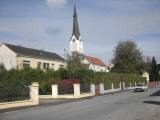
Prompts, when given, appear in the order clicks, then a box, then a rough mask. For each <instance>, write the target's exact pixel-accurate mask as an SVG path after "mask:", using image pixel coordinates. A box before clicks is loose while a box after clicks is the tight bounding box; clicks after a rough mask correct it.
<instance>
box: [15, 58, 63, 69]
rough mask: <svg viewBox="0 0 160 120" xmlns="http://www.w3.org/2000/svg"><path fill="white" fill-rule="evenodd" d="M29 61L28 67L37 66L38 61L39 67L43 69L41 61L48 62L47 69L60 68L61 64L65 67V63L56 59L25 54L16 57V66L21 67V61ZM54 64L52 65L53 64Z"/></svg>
mask: <svg viewBox="0 0 160 120" xmlns="http://www.w3.org/2000/svg"><path fill="white" fill-rule="evenodd" d="M24 60H25V61H30V67H31V68H34V69H36V68H38V62H41V63H42V64H41V69H43V63H49V69H54V70H58V69H59V68H60V65H63V66H64V68H66V63H65V62H62V61H58V60H46V59H40V58H32V57H26V56H19V57H17V65H18V68H20V69H21V68H23V61H24ZM53 64H54V65H53Z"/></svg>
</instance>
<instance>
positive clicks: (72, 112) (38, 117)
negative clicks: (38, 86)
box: [0, 88, 160, 120]
mask: <svg viewBox="0 0 160 120" xmlns="http://www.w3.org/2000/svg"><path fill="white" fill-rule="evenodd" d="M0 120H160V88H154V89H150V90H149V91H147V92H140V93H135V92H133V91H127V92H122V93H115V94H113V95H112V94H109V95H104V96H100V97H93V98H92V99H85V100H79V101H73V102H70V103H65V104H59V105H54V104H53V105H52V104H50V105H49V106H48V105H46V106H45V105H43V106H39V107H34V108H29V109H25V110H17V111H10V112H5V113H0Z"/></svg>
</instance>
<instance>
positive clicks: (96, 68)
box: [83, 59, 109, 72]
mask: <svg viewBox="0 0 160 120" xmlns="http://www.w3.org/2000/svg"><path fill="white" fill-rule="evenodd" d="M83 64H89V69H90V70H93V71H95V72H109V70H108V68H107V67H105V66H99V65H95V64H93V63H90V62H89V61H88V60H87V59H84V60H83Z"/></svg>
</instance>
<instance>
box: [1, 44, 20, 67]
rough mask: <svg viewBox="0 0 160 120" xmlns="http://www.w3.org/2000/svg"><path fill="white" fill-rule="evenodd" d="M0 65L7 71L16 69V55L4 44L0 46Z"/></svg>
mask: <svg viewBox="0 0 160 120" xmlns="http://www.w3.org/2000/svg"><path fill="white" fill-rule="evenodd" d="M0 64H3V65H4V66H5V68H6V69H7V70H10V69H13V68H16V67H17V61H16V53H14V52H13V51H11V50H10V49H9V48H8V47H6V46H5V45H4V44H2V45H1V46H0Z"/></svg>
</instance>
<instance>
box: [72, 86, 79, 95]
mask: <svg viewBox="0 0 160 120" xmlns="http://www.w3.org/2000/svg"><path fill="white" fill-rule="evenodd" d="M73 88H74V97H75V98H79V96H80V84H73Z"/></svg>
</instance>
